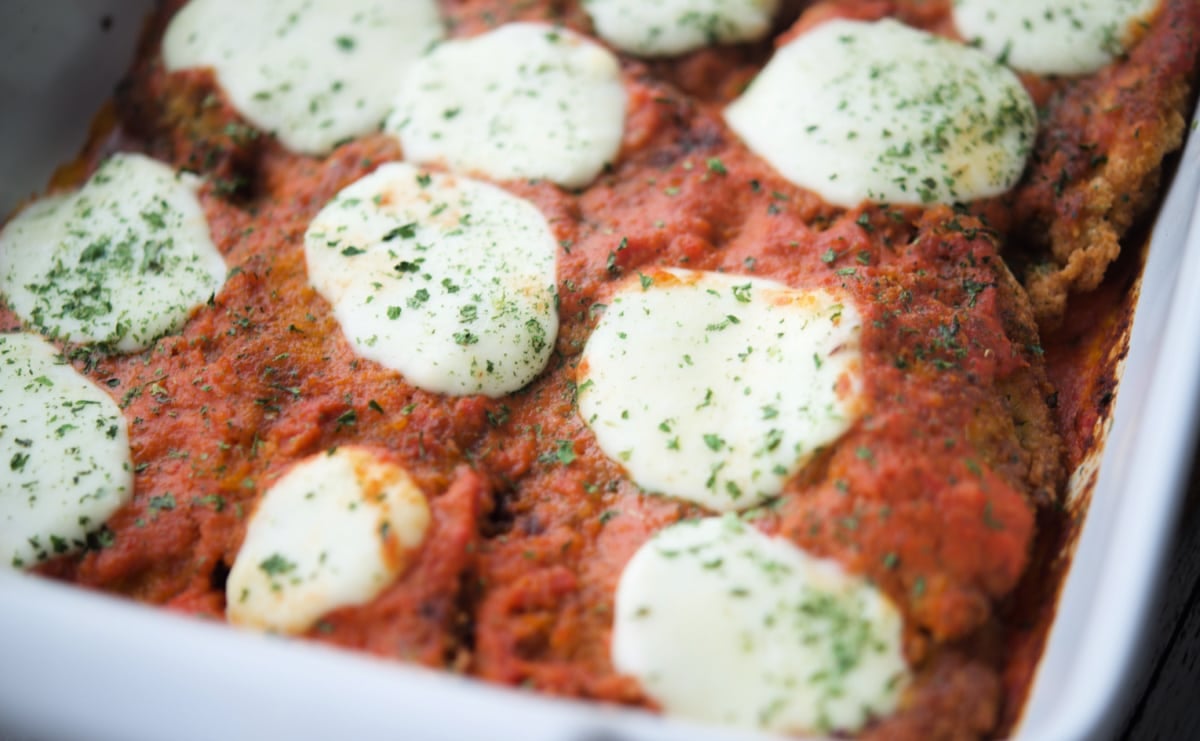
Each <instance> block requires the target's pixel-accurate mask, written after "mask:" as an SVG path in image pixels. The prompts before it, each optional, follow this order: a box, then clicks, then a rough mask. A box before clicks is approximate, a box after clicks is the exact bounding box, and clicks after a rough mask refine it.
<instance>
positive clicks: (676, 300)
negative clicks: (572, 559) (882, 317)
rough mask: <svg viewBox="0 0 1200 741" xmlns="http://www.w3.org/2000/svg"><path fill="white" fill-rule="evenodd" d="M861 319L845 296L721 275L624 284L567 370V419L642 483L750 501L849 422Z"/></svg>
mask: <svg viewBox="0 0 1200 741" xmlns="http://www.w3.org/2000/svg"><path fill="white" fill-rule="evenodd" d="M861 325H862V319H861V317H860V316H859V314H858V311H857V310H856V309H855V308H854V305H853V303H852V302H851V300H850V298H849V297H848V296H838V295H834V294H833V293H830V292H828V291H825V290H821V289H810V290H801V289H792V288H788V287H787V286H784V285H782V284H780V283H775V282H773V281H767V280H760V279H752V278H746V277H740V276H734V275H727V274H722V273H703V272H694V271H684V270H662V271H654V272H651V273H648V274H642V275H640V276H638V279H637V280H634V281H631V282H630V283H629V284H628V285H627V286H626V287H625V289H624V290H623V291H621V292H620V293H618V294H617V295H616V296H615V297H614V298H613V299H612V300H611V301H610V302H609V305H608V307H607V308H606V309H605V311H604V314H603V316H602V317H601V319H600V322H599V324H598V325H597V327H596V329H595V331H594V332H593V333H592V335H591V337H589V338H588V341H587V344H586V345H585V347H584V351H583V358H582V361H581V362H580V365H579V379H578V389H579V414H580V415H581V416H582V417H583V420H584V421H585V422H586V423H587V425H588V426H589V427H590V428H591V430H592V432H593V433H594V434H595V435H596V442H597V443H598V444H599V446H600V448H601V450H603V451H604V452H605V454H606V455H608V456H609V457H610V458H612V459H613V460H615V461H618V462H619V463H620V464H621V465H622V466H624V467H625V469H626V471H628V473H629V475H630V477H631V478H632V479H633V480H634V481H635V482H636V483H637V484H638V485H639V486H641V487H642V488H644V489H647V490H649V491H652V492H656V493H661V494H667V495H670V496H674V497H679V498H682V499H687V500H689V501H692V502H696V503H697V504H701V505H703V506H705V507H708V508H709V509H714V510H718V511H729V510H736V509H744V508H748V507H753V506H755V505H757V504H760V503H761V502H762V501H763V500H764V499H767V498H769V497H772V496H774V495H777V494H778V493H779V492H780V490H781V489H782V488H783V484H784V482H785V481H786V480H787V479H788V478H789V477H790V476H791V475H792V474H794V473H795V472H796V471H798V470H799V469H800V468H801V467H803V466H804V464H805V463H807V462H808V461H809V460H810V459H811V458H812V456H813V455H814V454H815V453H816V452H817V451H818V450H820V449H821V448H822V447H823V446H826V445H829V444H830V443H832V442H833V441H835V440H837V439H838V438H839V437H840V436H841V435H842V434H843V433H844V432H845V431H846V430H847V429H849V428H850V426H851V425H852V424H853V423H854V421H855V420H856V419H857V418H858V416H859V415H860V414H861V408H862V403H861V385H862V353H861V350H860V349H859V336H860V334H861Z"/></svg>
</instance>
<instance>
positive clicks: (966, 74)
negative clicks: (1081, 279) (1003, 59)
mask: <svg viewBox="0 0 1200 741" xmlns="http://www.w3.org/2000/svg"><path fill="white" fill-rule="evenodd" d="M725 120H726V121H727V122H728V123H729V125H730V127H732V128H733V130H734V131H736V132H737V133H738V135H739V136H741V137H742V139H743V140H744V141H745V142H746V144H747V146H749V147H750V149H751V150H753V151H754V152H755V153H757V154H759V155H760V156H762V157H763V158H765V159H766V160H767V161H768V162H770V163H771V165H772V166H774V167H775V169H776V170H778V171H779V172H780V174H782V175H783V176H784V177H786V178H787V179H789V180H791V181H792V182H794V183H795V184H797V185H799V186H801V187H804V188H808V189H809V190H812V191H814V192H816V193H817V194H819V195H820V196H821V197H822V198H824V199H825V200H827V201H829V202H830V203H833V204H836V205H840V206H846V207H852V206H856V205H858V204H859V203H860V202H862V201H864V200H869V201H875V202H885V203H910V204H921V203H953V202H966V201H971V200H974V199H977V198H983V197H987V196H993V195H998V194H1000V193H1003V192H1005V191H1006V190H1008V189H1009V188H1011V187H1012V186H1013V185H1015V184H1016V182H1017V180H1018V179H1019V178H1020V176H1021V173H1022V171H1023V170H1024V169H1025V160H1026V158H1027V157H1028V155H1029V151H1030V147H1031V146H1032V144H1033V141H1034V136H1035V134H1036V129H1037V114H1036V111H1035V109H1034V106H1033V101H1032V100H1031V99H1030V98H1029V94H1028V93H1027V92H1026V91H1025V88H1024V87H1022V86H1021V82H1020V80H1019V79H1017V77H1016V75H1015V74H1013V73H1012V72H1011V71H1010V70H1009V69H1007V68H1006V67H1004V66H1002V65H999V64H997V63H996V62H995V61H993V60H992V59H991V58H989V57H988V56H987V55H986V54H984V53H983V52H980V51H978V50H975V49H970V48H968V47H965V46H963V45H961V44H958V43H955V42H953V41H949V40H947V39H943V38H940V37H937V36H933V35H931V34H928V33H925V32H923V31H918V30H915V29H912V28H908V27H907V26H904V25H903V24H900V23H898V22H896V21H893V20H882V21H877V22H873V23H865V22H862V21H849V20H834V21H829V22H827V23H823V24H821V25H820V26H817V27H816V28H814V29H813V30H811V31H809V32H807V33H805V34H803V35H801V36H799V37H798V38H796V39H795V40H793V41H791V42H789V43H787V44H785V45H784V46H783V47H781V48H780V49H778V50H777V51H776V52H775V56H774V57H772V59H771V61H770V62H769V63H768V64H767V66H766V67H765V68H764V69H763V71H762V72H761V73H760V74H759V76H758V77H757V78H756V79H755V80H754V82H753V83H752V84H751V86H750V88H749V90H747V91H746V93H745V94H744V95H742V97H740V98H739V99H738V100H736V101H734V102H733V103H732V104H731V105H730V106H729V107H728V108H726V110H725Z"/></svg>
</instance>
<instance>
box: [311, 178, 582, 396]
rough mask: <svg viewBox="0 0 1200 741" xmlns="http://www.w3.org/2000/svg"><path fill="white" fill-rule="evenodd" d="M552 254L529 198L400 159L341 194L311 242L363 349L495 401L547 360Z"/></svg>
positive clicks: (342, 317)
mask: <svg viewBox="0 0 1200 741" xmlns="http://www.w3.org/2000/svg"><path fill="white" fill-rule="evenodd" d="M557 249H558V245H557V243H556V242H555V240H554V235H553V233H551V231H550V227H549V225H548V224H547V223H546V219H545V217H544V216H542V214H541V212H540V211H538V210H537V208H536V207H534V206H533V204H531V203H529V202H528V201H525V200H524V199H521V198H518V197H516V196H514V195H511V194H509V193H507V192H505V191H503V190H501V189H500V188H497V187H495V186H493V185H488V184H487V183H482V182H479V181H476V180H471V179H469V178H465V177H459V176H452V175H442V174H437V173H427V172H423V171H421V170H419V169H418V168H416V167H414V166H412V165H409V164H406V163H401V162H397V163H391V164H386V165H384V166H382V167H380V168H379V169H378V170H376V171H375V172H374V173H372V174H370V175H367V176H366V177H363V178H361V179H360V180H358V181H357V182H355V183H352V184H351V185H350V186H348V187H346V188H345V189H344V190H342V191H341V192H340V193H338V195H337V197H336V198H334V200H333V201H331V202H330V203H329V204H328V205H326V206H325V208H324V209H322V210H321V212H320V213H319V214H317V217H316V218H315V219H314V220H313V221H312V223H311V224H310V225H309V227H308V232H307V233H306V234H305V239H304V250H305V256H306V258H307V261H308V279H309V281H310V282H311V283H312V285H313V287H314V288H316V290H317V292H319V293H320V294H321V295H322V296H323V297H324V298H325V300H327V301H328V302H329V303H330V304H331V305H332V306H333V311H334V314H335V316H336V317H337V319H338V322H339V323H340V324H341V327H342V331H343V332H345V334H346V336H347V337H348V338H349V340H350V342H351V343H353V345H354V348H355V350H356V351H357V352H359V353H360V354H361V355H363V356H364V357H367V358H370V359H372V360H375V361H377V362H379V363H382V364H383V365H386V366H387V367H389V368H392V369H394V370H397V371H399V372H401V373H403V374H404V376H405V377H406V378H407V379H408V381H409V382H410V383H412V384H414V385H416V386H420V387H421V388H423V389H426V390H428V391H435V392H440V393H447V394H485V395H487V396H493V397H495V396H502V395H504V394H507V393H510V392H512V391H516V390H517V389H519V388H521V387H522V386H524V385H525V384H527V383H529V381H531V380H532V379H533V378H534V377H535V376H536V375H537V374H538V373H540V372H541V371H542V368H544V367H545V365H546V361H547V360H549V358H550V353H551V351H552V350H553V348H554V341H555V338H556V337H557V335H558V314H557V312H556V310H555V285H556V284H555V280H556V276H555V259H556V255H555V253H556V251H557Z"/></svg>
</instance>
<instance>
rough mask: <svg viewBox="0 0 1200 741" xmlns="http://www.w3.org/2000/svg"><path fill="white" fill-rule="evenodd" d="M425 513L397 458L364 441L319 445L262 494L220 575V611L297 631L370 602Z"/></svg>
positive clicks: (415, 536)
mask: <svg viewBox="0 0 1200 741" xmlns="http://www.w3.org/2000/svg"><path fill="white" fill-rule="evenodd" d="M429 521H430V515H429V506H428V504H427V503H426V501H425V495H424V494H423V493H422V492H421V490H420V489H419V488H418V487H417V485H416V484H415V483H414V482H413V481H412V479H411V478H410V477H409V475H408V472H407V471H405V470H404V468H402V467H401V466H398V465H396V464H395V463H391V462H389V461H386V460H384V459H381V458H380V457H378V456H377V455H376V454H375V453H373V452H371V451H369V450H367V449H365V448H357V447H342V448H337V449H335V450H333V451H330V452H328V453H318V454H317V455H314V456H312V457H311V458H308V459H307V460H304V461H302V462H300V463H297V464H296V465H295V466H293V467H292V468H291V469H290V470H288V472H287V473H286V474H284V475H283V476H282V477H281V478H280V479H279V480H278V481H276V482H275V484H274V485H272V486H271V488H269V489H267V491H266V492H265V493H264V494H263V496H262V500H261V501H260V502H259V504H258V508H257V509H255V510H254V514H253V515H252V516H251V518H250V522H249V524H248V525H247V527H246V539H245V540H244V541H243V543H242V547H241V550H239V551H238V554H237V558H236V559H235V560H234V562H233V568H232V569H230V571H229V578H228V580H227V581H226V583H225V598H226V616H227V617H228V619H229V622H231V623H233V624H235V625H240V626H243V627H248V628H254V629H258V630H267V631H272V632H276V633H286V634H296V633H303V632H305V631H307V630H308V629H309V628H311V627H312V626H313V625H315V624H316V622H317V621H318V620H319V619H320V618H321V616H322V615H324V614H326V613H328V612H329V611H331V610H334V609H337V608H339V607H346V606H350V605H362V604H365V603H367V602H370V601H371V600H372V599H374V598H375V596H376V595H378V594H379V593H380V592H381V591H383V589H384V588H385V587H387V586H388V585H389V584H391V583H392V582H393V581H395V579H396V577H397V576H399V575H400V574H402V573H403V572H404V570H405V568H406V567H407V565H408V563H409V562H410V561H411V556H412V551H413V550H414V549H416V548H417V547H418V546H420V545H421V543H422V542H423V541H424V539H425V531H426V529H427V528H428V527H429Z"/></svg>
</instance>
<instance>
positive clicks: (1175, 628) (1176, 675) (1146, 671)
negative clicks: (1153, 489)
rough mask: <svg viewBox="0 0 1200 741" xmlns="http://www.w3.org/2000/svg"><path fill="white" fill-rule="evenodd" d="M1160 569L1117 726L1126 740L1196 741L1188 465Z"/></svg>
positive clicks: (1198, 511) (1198, 528) (1197, 676)
mask: <svg viewBox="0 0 1200 741" xmlns="http://www.w3.org/2000/svg"><path fill="white" fill-rule="evenodd" d="M1193 461H1195V458H1193ZM1166 570H1167V576H1166V582H1165V583H1164V584H1163V589H1162V594H1161V598H1160V601H1159V609H1158V613H1157V614H1156V616H1155V617H1154V618H1153V619H1152V621H1151V625H1150V626H1149V627H1148V629H1147V632H1146V635H1145V637H1144V638H1143V641H1144V642H1145V647H1146V659H1145V662H1144V664H1143V666H1142V667H1141V671H1140V672H1139V674H1138V676H1137V679H1135V680H1134V682H1132V683H1131V685H1130V687H1129V692H1130V695H1129V696H1131V697H1136V698H1137V699H1136V700H1135V701H1134V702H1133V704H1132V706H1131V707H1130V710H1129V713H1128V715H1127V717H1126V719H1125V721H1124V723H1122V724H1120V725H1119V726H1118V728H1120V729H1121V730H1120V731H1119V733H1120V736H1119V737H1120V738H1121V739H1128V740H1129V741H1150V740H1151V739H1163V740H1164V741H1175V740H1176V739H1179V740H1180V741H1190V740H1191V739H1200V466H1197V465H1196V464H1195V463H1194V462H1193V471H1192V476H1191V483H1190V484H1189V485H1188V496H1187V501H1186V503H1185V504H1184V507H1183V511H1182V512H1181V513H1180V517H1179V527H1178V531H1177V533H1176V540H1175V544H1174V548H1173V549H1172V552H1171V555H1170V556H1169V557H1168V560H1167V564H1166Z"/></svg>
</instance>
